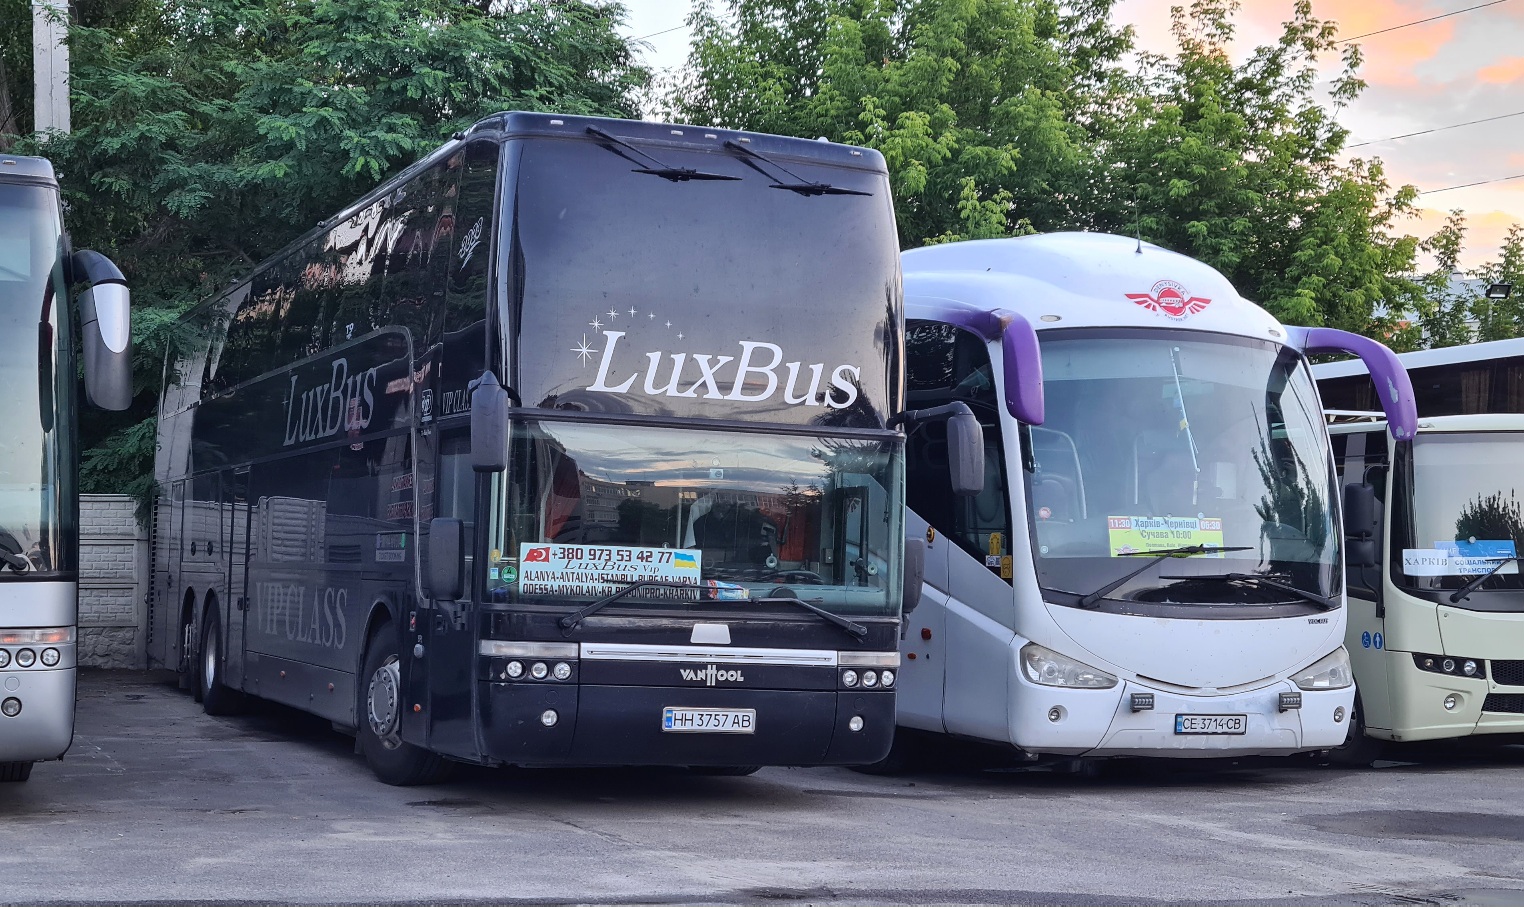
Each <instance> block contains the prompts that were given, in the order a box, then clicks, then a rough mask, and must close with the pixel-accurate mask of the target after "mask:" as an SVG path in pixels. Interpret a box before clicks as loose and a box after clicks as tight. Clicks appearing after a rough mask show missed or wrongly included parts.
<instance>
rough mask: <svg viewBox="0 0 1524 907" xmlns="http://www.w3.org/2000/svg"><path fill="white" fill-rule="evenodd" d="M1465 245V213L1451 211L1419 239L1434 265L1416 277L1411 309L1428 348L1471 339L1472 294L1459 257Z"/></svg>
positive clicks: (1455, 344) (1473, 297) (1465, 341)
mask: <svg viewBox="0 0 1524 907" xmlns="http://www.w3.org/2000/svg"><path fill="white" fill-rule="evenodd" d="M1465 246H1466V216H1465V214H1464V213H1463V212H1461V211H1460V210H1459V209H1457V210H1454V211H1451V212H1450V216H1449V217H1448V218H1446V219H1445V224H1444V226H1442V227H1440V228H1439V229H1438V230H1436V231H1435V232H1434V235H1432V236H1430V237H1429V238H1428V239H1425V240H1424V241H1423V244H1422V246H1421V248H1422V250H1423V251H1424V252H1425V253H1427V254H1429V255H1432V256H1433V257H1434V267H1433V269H1431V270H1429V271H1428V272H1426V273H1424V274H1423V275H1421V276H1420V277H1419V278H1418V285H1419V287H1420V289H1421V291H1422V295H1421V297H1420V298H1419V299H1418V300H1417V304H1416V306H1415V309H1416V311H1417V313H1418V323H1419V325H1420V326H1421V327H1422V328H1423V336H1424V345H1425V346H1426V347H1428V348H1431V349H1436V348H1439V347H1443V346H1458V345H1460V344H1464V343H1470V342H1471V340H1472V336H1471V326H1470V325H1469V324H1467V320H1468V319H1469V318H1470V317H1471V310H1472V307H1473V306H1474V305H1475V303H1476V293H1475V292H1473V291H1472V289H1471V288H1470V287H1469V286H1468V285H1467V284H1466V283H1465V282H1464V279H1463V278H1464V276H1465V275H1464V274H1463V273H1462V272H1461V267H1460V257H1461V253H1462V252H1463V251H1464V250H1465Z"/></svg>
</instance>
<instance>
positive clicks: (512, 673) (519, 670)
mask: <svg viewBox="0 0 1524 907" xmlns="http://www.w3.org/2000/svg"><path fill="white" fill-rule="evenodd" d="M503 673H504V674H507V675H508V676H509V677H510V678H511V679H513V680H518V679H519V678H520V677H523V676H524V663H523V662H520V661H510V662H508V667H506V668H504V669H503Z"/></svg>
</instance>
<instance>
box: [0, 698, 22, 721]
mask: <svg viewBox="0 0 1524 907" xmlns="http://www.w3.org/2000/svg"><path fill="white" fill-rule="evenodd" d="M0 712H3V713H5V717H7V718H15V717H16V716H17V715H20V714H21V700H19V699H17V698H16V697H14V696H12V697H11V698H10V699H7V700H5V701H4V702H0Z"/></svg>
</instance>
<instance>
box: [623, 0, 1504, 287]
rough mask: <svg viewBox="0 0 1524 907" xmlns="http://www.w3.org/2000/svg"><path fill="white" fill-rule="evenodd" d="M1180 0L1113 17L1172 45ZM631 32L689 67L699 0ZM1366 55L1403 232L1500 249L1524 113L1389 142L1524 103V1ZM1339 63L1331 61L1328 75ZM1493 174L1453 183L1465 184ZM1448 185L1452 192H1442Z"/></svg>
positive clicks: (1475, 259) (1362, 112)
mask: <svg viewBox="0 0 1524 907" xmlns="http://www.w3.org/2000/svg"><path fill="white" fill-rule="evenodd" d="M1182 2H1183V0H1119V3H1118V4H1117V8H1116V18H1117V20H1118V21H1119V22H1121V23H1125V24H1129V25H1132V26H1133V27H1134V29H1135V30H1136V32H1137V41H1138V45H1139V46H1140V47H1141V48H1143V49H1145V50H1151V51H1157V52H1164V53H1167V52H1170V51H1172V50H1173V48H1174V41H1173V38H1172V37H1171V35H1170V30H1169V9H1170V6H1171V5H1174V4H1180V3H1182ZM1485 2H1487V0H1313V12H1314V14H1315V15H1318V16H1321V17H1323V18H1326V19H1333V20H1335V21H1336V22H1338V23H1339V32H1340V35H1341V36H1349V37H1353V36H1356V35H1364V34H1368V33H1370V32H1374V31H1378V30H1382V29H1387V28H1391V27H1392V26H1396V25H1402V24H1404V23H1410V22H1415V21H1417V20H1420V19H1427V18H1429V17H1431V16H1440V15H1443V14H1445V13H1451V12H1455V11H1457V10H1462V9H1465V8H1467V7H1474V6H1477V5H1479V4H1481V3H1485ZM624 3H625V5H626V7H627V8H628V10H629V21H628V22H627V23H626V26H625V33H626V34H628V35H630V36H631V37H637V38H644V39H645V40H646V43H648V44H649V45H650V48H649V50H647V51H646V61H647V63H648V64H649V65H651V66H653V67H655V68H657V69H665V68H671V67H677V66H680V65H681V64H682V63H683V60H684V59H685V57H686V56H687V51H688V38H689V34H688V29H687V28H686V27H683V20H684V19H685V18H686V17H687V15H688V11H689V9H690V6H691V0H624ZM1292 5H1293V0H1243V7H1242V10H1241V12H1240V13H1239V15H1238V17H1237V19H1236V21H1237V24H1238V28H1239V32H1238V35H1237V38H1236V41H1235V45H1234V47H1233V48H1232V50H1233V51H1234V53H1235V56H1236V57H1238V58H1240V59H1241V58H1242V57H1243V56H1245V55H1247V53H1248V52H1249V51H1250V50H1251V49H1252V48H1253V47H1254V46H1256V45H1259V44H1264V43H1267V42H1269V41H1271V40H1273V39H1274V38H1275V36H1277V35H1278V34H1279V32H1280V23H1281V22H1282V21H1283V20H1285V19H1286V18H1288V17H1289V15H1290V12H1291V9H1292ZM1358 43H1359V44H1360V46H1361V49H1362V50H1363V52H1364V55H1365V62H1364V64H1363V65H1362V67H1361V69H1360V77H1361V78H1363V79H1364V80H1365V81H1366V82H1368V83H1369V87H1368V88H1366V90H1365V91H1364V93H1362V94H1361V95H1360V97H1359V98H1358V99H1357V100H1356V101H1355V102H1354V103H1353V104H1352V105H1350V106H1349V108H1347V109H1346V110H1344V111H1342V112H1341V113H1340V115H1339V116H1340V121H1341V122H1342V123H1343V124H1344V125H1345V126H1346V127H1347V128H1348V129H1349V130H1350V133H1351V135H1350V140H1349V141H1350V143H1351V144H1355V143H1361V142H1372V143H1374V144H1370V145H1367V146H1364V147H1360V148H1354V149H1351V154H1355V155H1360V156H1364V157H1380V158H1381V159H1382V160H1383V161H1384V162H1385V164H1386V172H1387V176H1388V178H1389V179H1390V180H1391V181H1392V182H1393V184H1395V185H1401V184H1412V185H1414V186H1416V187H1417V188H1418V189H1419V190H1420V191H1423V192H1424V193H1425V194H1423V195H1421V196H1420V197H1419V200H1418V204H1419V209H1420V213H1419V216H1418V217H1416V218H1414V219H1412V220H1409V221H1406V222H1403V223H1400V224H1399V225H1398V227H1399V229H1401V230H1403V231H1405V232H1408V233H1411V234H1413V235H1415V236H1427V235H1429V234H1430V233H1432V232H1433V231H1434V230H1435V229H1436V228H1438V227H1439V225H1440V224H1441V223H1443V221H1444V218H1445V216H1446V213H1447V212H1448V211H1450V210H1451V209H1453V208H1461V209H1463V210H1464V211H1465V212H1466V216H1467V222H1468V225H1469V232H1468V234H1467V250H1466V254H1465V256H1464V257H1463V259H1462V264H1463V265H1464V266H1468V267H1470V266H1476V265H1478V264H1480V263H1482V262H1483V261H1486V260H1488V259H1490V258H1493V257H1495V256H1496V254H1497V249H1498V246H1499V245H1500V243H1501V242H1502V238H1503V235H1504V234H1505V233H1506V232H1507V231H1508V227H1509V226H1510V225H1511V224H1514V223H1524V115H1521V116H1516V117H1510V118H1508V119H1502V120H1498V121H1496V122H1491V123H1482V124H1478V125H1473V126H1465V127H1462V128H1458V129H1449V130H1445V131H1442V132H1436V133H1433V134H1430V135H1421V136H1414V137H1411V138H1405V139H1399V140H1395V141H1383V140H1386V139H1389V138H1390V137H1392V136H1399V135H1403V134H1406V133H1412V132H1418V131H1420V130H1425V129H1432V128H1435V127H1442V126H1451V125H1454V124H1459V123H1465V122H1468V121H1471V120H1479V119H1483V118H1487V117H1495V116H1501V115H1504V114H1511V113H1518V112H1524V0H1503V2H1500V3H1496V4H1494V5H1491V6H1486V7H1484V8H1481V9H1474V10H1471V11H1469V12H1461V13H1458V14H1456V15H1452V16H1448V17H1446V18H1442V19H1439V20H1437V21H1434V22H1429V23H1425V24H1421V25H1413V26H1410V27H1406V28H1400V29H1397V30H1394V31H1389V32H1386V33H1385V34H1379V35H1371V36H1370V37H1364V38H1361V39H1360V40H1359V42H1358ZM1332 72H1333V70H1330V72H1329V74H1330V75H1331V74H1332ZM1510 176H1518V177H1520V178H1519V179H1514V180H1508V181H1499V182H1492V183H1489V184H1488V185H1483V186H1476V187H1472V188H1462V189H1451V188H1450V187H1454V186H1460V185H1462V184H1465V183H1474V182H1480V181H1483V180H1498V179H1500V178H1502V177H1510ZM1435 190H1448V191H1435Z"/></svg>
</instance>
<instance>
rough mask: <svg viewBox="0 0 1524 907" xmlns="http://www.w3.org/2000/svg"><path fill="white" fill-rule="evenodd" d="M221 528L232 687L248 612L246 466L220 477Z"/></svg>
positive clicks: (239, 677) (238, 677)
mask: <svg viewBox="0 0 1524 907" xmlns="http://www.w3.org/2000/svg"><path fill="white" fill-rule="evenodd" d="M222 494H223V498H224V501H223V510H222V519H223V532H222V538H223V541H224V543H225V548H226V550H227V565H228V573H227V590H228V592H227V603H226V605H225V607H224V609H223V610H224V614H223V619H224V620H225V621H226V622H227V646H226V648H225V649H224V650H223V651H224V652H225V653H226V658H225V666H224V671H225V672H226V673H225V674H224V677H226V679H227V683H228V684H229V685H231V686H233V687H234V688H238V687H241V686H242V684H243V672H244V648H245V645H246V642H245V640H246V639H247V637H246V634H245V629H246V628H245V624H246V622H247V620H248V614H249V525H250V514H249V468H248V467H247V466H245V467H243V468H241V469H234V470H232V471H230V472H226V473H224V474H223V477H222Z"/></svg>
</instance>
